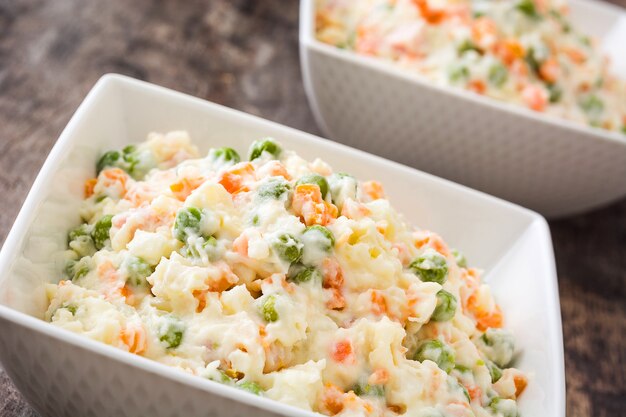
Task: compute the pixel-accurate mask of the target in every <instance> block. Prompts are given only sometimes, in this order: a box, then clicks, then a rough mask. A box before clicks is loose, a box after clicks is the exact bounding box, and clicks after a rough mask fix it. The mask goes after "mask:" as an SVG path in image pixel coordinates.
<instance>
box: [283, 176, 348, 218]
mask: <svg viewBox="0 0 626 417" xmlns="http://www.w3.org/2000/svg"><path fill="white" fill-rule="evenodd" d="M292 207H293V210H294V212H295V213H296V214H297V215H299V216H300V217H301V218H302V220H304V223H305V224H306V225H307V226H311V225H313V224H321V225H323V226H325V225H327V224H328V223H330V222H331V221H332V220H333V219H335V218H337V214H338V210H337V207H336V206H335V205H333V204H331V203H329V202H327V201H325V200H322V193H321V191H320V187H319V186H318V185H316V184H300V185H297V186H296V189H295V191H294V194H293V199H292Z"/></svg>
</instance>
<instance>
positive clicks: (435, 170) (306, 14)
mask: <svg viewBox="0 0 626 417" xmlns="http://www.w3.org/2000/svg"><path fill="white" fill-rule="evenodd" d="M570 6H571V15H572V19H573V21H574V23H575V24H576V25H577V27H580V28H581V29H582V30H583V31H585V32H588V33H589V34H591V35H593V36H595V37H597V38H599V39H600V41H601V42H600V43H601V44H602V45H603V46H604V47H606V49H607V52H612V56H613V57H614V58H616V59H615V60H620V62H619V63H616V64H619V65H616V69H618V70H622V71H624V74H622V77H623V78H626V68H622V67H626V62H624V61H626V56H625V55H624V52H623V51H624V49H623V45H624V44H625V43H626V11H624V10H623V9H621V8H619V7H616V6H612V5H609V4H605V3H602V2H599V1H592V0H573V1H570ZM300 61H301V66H302V72H303V78H304V83H305V88H306V92H307V97H308V98H309V102H310V104H311V107H312V109H313V114H314V115H315V118H316V120H317V122H318V125H319V126H320V128H321V129H322V131H323V132H324V134H325V135H326V136H327V137H329V138H332V139H334V140H337V141H339V142H342V143H344V144H346V145H349V146H354V147H356V148H359V149H363V150H366V151H368V152H372V153H374V154H377V155H381V156H383V157H385V158H389V159H392V160H395V161H398V162H401V163H403V164H406V165H409V166H413V167H415V168H418V169H421V170H424V171H427V172H430V173H432V174H435V175H439V176H442V177H444V178H448V179H450V180H452V181H456V182H459V183H462V184H465V185H468V186H470V187H473V188H476V189H479V190H482V191H485V192H488V193H490V194H493V195H497V196H499V197H502V198H504V199H507V200H509V201H514V202H516V203H519V204H522V205H524V206H526V207H529V208H531V209H533V210H537V211H539V212H541V213H542V214H544V215H546V216H551V217H556V216H564V215H569V214H574V213H578V212H582V211H585V210H588V209H591V208H594V207H597V206H600V205H603V204H607V203H609V202H612V201H614V200H616V199H618V198H620V197H623V196H624V195H626V135H624V134H621V133H619V132H611V131H608V130H603V129H598V128H591V127H587V126H584V125H579V124H576V123H574V122H571V121H568V120H565V119H560V118H557V117H551V116H548V115H545V114H542V113H537V112H533V111H531V110H528V109H526V108H523V107H522V106H517V105H514V104H509V103H504V102H502V101H498V100H495V99H492V98H489V97H485V96H481V95H478V94H474V93H472V92H469V91H466V90H463V89H460V88H453V87H445V86H437V85H434V84H432V83H430V81H429V80H427V79H425V78H423V77H420V76H419V75H417V74H413V73H411V72H409V71H406V70H403V69H400V68H398V67H397V66H395V65H393V64H392V63H388V62H385V61H383V60H381V59H377V58H373V57H366V56H362V55H358V54H356V53H354V52H351V51H345V50H341V49H339V48H336V47H334V46H331V45H327V44H325V43H322V42H320V41H318V40H317V39H316V37H315V0H301V2H300ZM617 67H619V68H617ZM624 99H625V100H626V97H625V98H624Z"/></svg>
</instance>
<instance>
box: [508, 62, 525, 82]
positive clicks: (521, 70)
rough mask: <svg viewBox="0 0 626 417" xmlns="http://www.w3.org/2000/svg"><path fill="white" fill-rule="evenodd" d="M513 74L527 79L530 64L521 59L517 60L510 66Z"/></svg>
mask: <svg viewBox="0 0 626 417" xmlns="http://www.w3.org/2000/svg"><path fill="white" fill-rule="evenodd" d="M510 68H511V73H512V74H514V75H518V76H519V77H521V78H525V77H527V76H528V73H529V71H528V64H527V63H526V62H525V61H522V60H521V59H516V60H515V61H513V62H512V63H511V65H510Z"/></svg>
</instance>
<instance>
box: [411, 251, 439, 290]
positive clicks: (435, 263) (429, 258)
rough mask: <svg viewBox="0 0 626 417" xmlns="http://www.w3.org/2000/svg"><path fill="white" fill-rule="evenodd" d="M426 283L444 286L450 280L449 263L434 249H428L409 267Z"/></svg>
mask: <svg viewBox="0 0 626 417" xmlns="http://www.w3.org/2000/svg"><path fill="white" fill-rule="evenodd" d="M409 269H411V270H412V271H413V273H414V274H415V275H417V276H418V277H419V278H420V279H421V280H422V281H424V282H436V283H438V284H442V285H443V283H444V282H446V280H447V279H448V263H447V261H446V258H445V257H443V255H441V254H439V253H438V252H437V251H435V250H433V249H427V250H426V251H425V252H424V253H423V254H421V255H420V256H419V257H417V259H415V260H414V261H413V262H411V264H410V265H409Z"/></svg>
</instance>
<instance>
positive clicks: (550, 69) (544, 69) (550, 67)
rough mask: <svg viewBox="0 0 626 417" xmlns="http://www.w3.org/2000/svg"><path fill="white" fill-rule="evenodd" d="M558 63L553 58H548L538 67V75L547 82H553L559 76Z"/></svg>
mask: <svg viewBox="0 0 626 417" xmlns="http://www.w3.org/2000/svg"><path fill="white" fill-rule="evenodd" d="M559 70H560V67H559V63H558V62H557V61H556V59H554V58H548V59H546V60H545V61H543V63H542V64H541V66H540V67H539V75H540V76H541V78H542V79H543V80H544V81H546V82H548V83H554V82H556V80H557V79H558V78H559Z"/></svg>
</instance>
